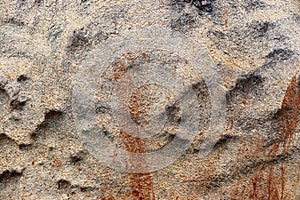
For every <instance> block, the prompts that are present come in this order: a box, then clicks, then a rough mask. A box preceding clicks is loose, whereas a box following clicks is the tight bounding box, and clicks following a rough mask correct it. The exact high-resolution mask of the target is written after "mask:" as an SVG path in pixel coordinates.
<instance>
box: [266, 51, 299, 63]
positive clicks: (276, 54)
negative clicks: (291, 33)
mask: <svg viewBox="0 0 300 200" xmlns="http://www.w3.org/2000/svg"><path fill="white" fill-rule="evenodd" d="M293 55H294V52H293V51H292V50H290V49H274V50H273V51H272V52H270V53H269V54H268V55H267V56H266V58H267V59H270V60H272V61H274V62H279V61H284V60H288V59H289V58H291V57H292V56H293Z"/></svg>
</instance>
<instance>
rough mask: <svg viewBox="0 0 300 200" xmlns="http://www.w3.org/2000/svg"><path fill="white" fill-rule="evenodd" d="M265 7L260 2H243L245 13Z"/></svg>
mask: <svg viewBox="0 0 300 200" xmlns="http://www.w3.org/2000/svg"><path fill="white" fill-rule="evenodd" d="M266 6H267V5H266V4H265V3H264V2H262V1H260V0H244V2H243V7H244V8H245V9H246V10H247V11H255V10H258V9H262V8H265V7H266Z"/></svg>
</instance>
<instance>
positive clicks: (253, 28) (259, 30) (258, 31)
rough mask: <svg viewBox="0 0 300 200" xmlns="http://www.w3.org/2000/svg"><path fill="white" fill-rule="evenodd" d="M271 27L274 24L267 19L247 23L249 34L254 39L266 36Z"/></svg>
mask: <svg viewBox="0 0 300 200" xmlns="http://www.w3.org/2000/svg"><path fill="white" fill-rule="evenodd" d="M272 27H274V25H273V24H271V23H270V22H267V21H253V22H252V23H251V24H250V25H249V29H250V34H251V35H252V37H253V38H254V39H257V38H260V37H264V36H266V34H267V32H268V31H269V30H270V29H271V28H272Z"/></svg>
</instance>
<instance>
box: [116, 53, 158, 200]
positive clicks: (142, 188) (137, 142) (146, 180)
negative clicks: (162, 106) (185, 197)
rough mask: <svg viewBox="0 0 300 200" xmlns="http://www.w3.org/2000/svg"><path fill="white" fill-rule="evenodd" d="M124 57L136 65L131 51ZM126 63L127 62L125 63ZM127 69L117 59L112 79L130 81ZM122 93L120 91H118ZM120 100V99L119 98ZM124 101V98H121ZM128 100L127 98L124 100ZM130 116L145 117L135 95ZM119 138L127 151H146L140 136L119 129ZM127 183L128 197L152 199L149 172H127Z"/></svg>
mask: <svg viewBox="0 0 300 200" xmlns="http://www.w3.org/2000/svg"><path fill="white" fill-rule="evenodd" d="M142 56H143V57H144V59H146V54H145V53H144V54H142ZM125 57H126V59H129V64H130V65H131V67H134V66H136V62H135V56H134V54H133V53H132V52H129V53H127V54H125ZM127 65H128V64H127ZM128 69H129V66H126V64H125V63H124V62H122V61H121V60H117V61H116V62H115V64H114V72H113V73H114V79H115V80H116V81H119V80H120V78H121V77H124V81H126V82H127V83H130V82H131V81H132V80H131V77H130V76H128V75H126V74H125V73H126V72H127V70H128ZM119 92H120V93H122V91H119ZM120 101H122V100H120ZM123 101H124V100H123ZM125 101H129V100H127V99H126V100H125ZM119 104H120V105H124V102H119ZM129 108H130V117H131V118H132V119H133V120H134V121H135V122H137V124H140V123H142V121H143V119H144V118H145V117H146V113H144V112H140V111H141V110H143V109H142V108H141V104H140V103H139V101H138V98H137V96H136V95H132V96H131V99H130V105H129ZM119 135H120V138H121V139H122V143H123V144H124V146H125V147H124V148H125V150H126V151H128V152H132V153H146V148H145V146H144V144H143V141H142V139H141V138H138V137H133V136H131V135H129V134H127V133H125V132H124V131H123V130H120V134H119ZM129 162H130V163H126V164H127V165H128V167H130V166H131V164H132V163H133V162H134V163H135V164H134V165H135V166H138V165H139V164H141V165H142V166H143V167H145V165H147V161H146V159H140V160H138V161H137V160H135V159H134V158H132V159H130V161H129ZM127 177H128V179H129V182H130V183H129V184H130V187H131V190H132V191H131V193H130V197H128V199H139V200H143V199H145V200H148V199H154V192H153V183H152V176H151V173H132V174H128V176H127Z"/></svg>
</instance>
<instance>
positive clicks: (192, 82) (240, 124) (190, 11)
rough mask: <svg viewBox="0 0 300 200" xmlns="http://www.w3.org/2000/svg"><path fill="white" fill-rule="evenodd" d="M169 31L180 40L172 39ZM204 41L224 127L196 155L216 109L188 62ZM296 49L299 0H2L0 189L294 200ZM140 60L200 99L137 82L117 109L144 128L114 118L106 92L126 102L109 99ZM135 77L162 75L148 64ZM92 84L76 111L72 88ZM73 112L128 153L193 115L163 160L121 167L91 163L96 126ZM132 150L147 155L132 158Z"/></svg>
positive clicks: (299, 109) (299, 47)
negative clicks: (135, 169) (85, 108)
mask: <svg viewBox="0 0 300 200" xmlns="http://www.w3.org/2000/svg"><path fill="white" fill-rule="evenodd" d="M151 31H152V32H151ZM152 33H153V34H152ZM156 33H157V34H156ZM147 34H148V35H149V34H150V35H149V37H148V38H146V39H145V38H143V36H145V35H147ZM151 34H152V35H151ZM160 34H162V35H167V36H163V37H161V36H160ZM174 38H175V39H174ZM116 39H117V40H116ZM122 40H124V41H122ZM179 40H180V41H181V42H182V44H186V46H188V45H189V44H192V45H191V46H190V47H189V48H187V47H183V46H182V47H181V46H175V47H176V48H173V46H172V45H175V44H176V42H178V44H181V43H179ZM140 41H146V42H144V43H143V42H140ZM191 41H192V42H191ZM147 42H148V43H147ZM168 43H169V44H170V47H169V48H168V47H167V46H166V45H167V44H168ZM112 44H114V45H115V46H113V45H112ZM124 44H125V45H124ZM118 45H119V46H118ZM126 45H127V46H129V47H132V48H128V49H126V47H127V46H126ZM198 45H199V46H198ZM134 46H136V48H133V47H134ZM105 47H107V51H106V49H105ZM110 47H116V49H110ZM171 47H172V48H171ZM203 48H205V49H206V51H207V52H206V54H203V55H202V56H204V57H205V56H209V57H210V58H211V59H212V61H213V64H214V72H215V73H217V74H218V78H220V80H218V84H219V85H218V87H219V88H221V89H222V91H224V94H225V97H226V98H225V100H224V101H222V102H223V105H222V106H223V107H222V109H223V110H224V112H221V114H224V120H225V123H224V125H223V124H222V133H221V134H220V135H218V137H216V138H214V143H213V144H214V145H213V146H212V147H211V149H210V151H209V152H208V154H205V156H202V157H201V156H199V155H200V153H201V152H202V146H203V145H202V144H203V143H205V140H206V139H207V138H208V136H209V135H211V134H212V133H211V128H210V126H211V124H210V123H211V121H212V120H213V118H214V115H213V111H212V107H213V103H214V99H212V97H214V94H212V93H211V92H210V90H209V88H211V87H214V86H210V84H209V83H208V82H207V81H205V80H206V79H205V78H203V77H206V74H205V72H203V71H201V67H200V68H193V66H195V63H201V65H200V64H199V65H200V66H202V67H203V66H204V65H205V66H210V64H211V63H210V64H209V63H205V59H204V57H203V59H202V57H201V56H200V58H199V57H198V51H200V50H201V49H203ZM103 51H105V53H106V52H109V53H107V54H105V55H106V57H100V56H98V55H99V54H101V52H103ZM185 53H186V54H187V56H186V57H185V56H184V55H185ZM299 53H300V1H299V0H269V1H266V0H227V1H221V0H205V1H204V0H153V1H148V0H136V1H118V0H105V1H104V0H101V1H99V0H63V1H62V0H2V1H1V2H0V111H1V112H0V199H3V200H6V199H7V200H8V199H13V200H15V199H25V200H27V199H45V200H46V199H47V200H49V199H74V200H75V199H76V200H77V199H107V200H108V199H220V200H225V199H275V200H276V199H278V200H279V199H288V200H290V199H291V200H294V199H295V200H298V199H300V173H299V171H300V137H299V136H300V132H299V130H300V123H299V121H300V72H299V70H300V60H299V59H300V56H299ZM101 55H102V54H101ZM103 55H104V54H103ZM193 55H195V56H194V57H195V58H193ZM197 59H198V60H197ZM103 63H105V65H106V64H107V65H106V66H103V67H102V68H101V70H103V69H105V70H104V73H102V74H99V72H98V71H97V70H98V68H97V66H98V67H99V66H102V64H103ZM90 66H96V67H94V68H89V67H90ZM147 66H153V67H156V66H164V67H166V68H168V69H169V71H168V72H170V74H172V73H174V74H176V75H174V74H173V75H172V76H173V77H175V76H176V77H177V76H178V77H180V80H183V86H182V87H183V88H185V87H187V88H191V90H190V91H192V93H193V94H195V95H196V101H197V105H198V106H199V109H200V110H196V109H195V110H192V109H191V110H192V111H189V113H185V112H184V108H185V107H184V106H186V107H187V109H188V108H189V106H187V105H194V104H193V103H194V102H191V104H187V105H184V102H189V101H188V100H186V99H184V98H183V99H182V102H183V103H182V102H179V103H178V104H176V103H177V102H176V101H171V100H170V99H172V92H176V90H177V89H178V88H180V87H181V86H180V87H179V86H178V88H177V87H176V88H175V89H174V91H173V90H171V89H170V88H171V86H172V84H170V88H168V87H169V86H168V84H165V87H162V86H161V85H159V84H158V85H155V84H148V85H147V84H145V85H143V86H142V87H139V88H138V89H136V90H134V91H133V93H132V95H131V96H130V100H129V101H128V102H129V103H128V110H129V112H130V117H131V119H132V121H133V122H134V123H135V124H137V125H140V126H143V127H145V129H146V130H149V131H150V132H151V130H154V129H155V134H153V135H151V137H148V138H143V139H139V138H136V137H133V136H129V135H128V133H126V131H122V128H121V129H120V128H119V129H118V126H115V124H114V123H113V120H112V117H115V116H116V113H115V112H114V107H112V106H111V105H109V104H110V103H111V102H113V101H112V100H113V99H112V98H113V95H111V92H112V91H113V92H116V95H117V96H118V97H120V99H121V100H119V103H120V105H122V106H123V107H124V109H125V107H126V106H127V104H126V102H125V103H123V102H120V101H122V100H123V99H122V98H125V97H126V92H127V90H126V88H127V87H125V86H127V85H126V84H127V83H131V82H130V81H131V80H129V79H130V78H128V79H127V76H126V74H127V72H128V73H131V72H135V71H134V70H137V72H136V73H138V72H139V73H141V74H142V72H140V71H138V70H139V69H143V67H144V68H146V67H147ZM85 70H86V71H85ZM93 70H94V71H93ZM83 72H85V73H83ZM90 74H91V75H90ZM143 76H145V77H152V80H156V77H158V78H162V79H163V78H164V74H163V73H162V74H160V75H159V74H158V73H157V72H156V74H155V73H154V75H153V74H152V75H151V73H150V72H148V73H147V74H146V75H145V74H143ZM124 77H125V78H124ZM163 80H164V79H163ZM174 80H176V79H175V78H174ZM174 80H173V79H172V80H171V79H170V83H173V82H174V83H176V81H174ZM122 81H124V82H123V85H122V84H121V86H116V85H118V84H119V85H120V83H122ZM126 81H128V82H126ZM141 81H142V80H141ZM172 81H173V82H172ZM213 81H214V80H213ZM213 81H212V82H213ZM175 85H176V84H175ZM128 86H130V84H128ZM87 87H88V90H83V89H81V90H80V88H84V89H85V88H87ZM90 87H95V89H97V90H98V91H97V92H96V93H95V94H94V93H90V94H88V95H90V96H91V97H94V98H95V99H97V100H98V101H97V102H96V103H95V105H89V106H90V107H89V108H92V109H93V113H94V115H93V116H90V115H87V114H86V113H85V112H83V113H80V112H78V107H80V106H81V104H76V103H78V102H77V99H76V98H78V97H80V96H76V94H77V93H76V92H78V90H80V91H82V92H86V93H88V92H90V90H89V89H90ZM113 87H116V88H117V89H116V90H113V89H112V88H113ZM118 87H119V88H118ZM178 90H179V89H178ZM91 91H92V90H91ZM74 94H75V95H74ZM123 94H124V96H122V95H123ZM216 96H217V97H218V95H216ZM82 97H83V100H84V101H86V104H88V103H89V100H88V99H84V97H86V96H82ZM121 97H122V98H121ZM79 103H82V102H81V101H79ZM180 103H181V104H180ZM123 104H124V105H125V106H124V105H123ZM122 106H120V108H121V110H122V108H123V107H122ZM126 109H127V108H126ZM164 109H165V110H164ZM79 110H80V109H79ZM160 111H164V113H165V117H166V121H167V122H168V124H167V126H165V127H164V129H161V130H160V131H157V130H156V128H157V127H156V125H157V124H156V123H155V122H156V121H155V122H153V121H151V120H152V119H153V116H154V114H153V113H156V112H157V113H159V112H160ZM112 113H113V114H112ZM114 114H115V115H114ZM152 114H153V115H152ZM111 116H112V117H111ZM189 116H198V117H199V119H198V118H194V117H193V118H192V117H190V118H189ZM80 117H81V118H84V119H86V121H87V123H89V124H88V125H87V126H88V127H89V128H90V127H91V126H92V127H94V126H95V127H96V126H97V127H99V126H100V127H101V131H102V132H101V134H102V136H101V137H107V138H109V139H110V141H112V142H113V144H115V145H116V146H118V147H120V148H122V149H124V150H126V151H128V152H132V153H146V152H155V151H157V150H158V149H160V148H162V147H164V146H165V145H166V144H168V143H170V142H171V141H173V140H175V139H176V138H178V140H180V141H181V140H185V139H186V137H188V136H186V135H184V134H182V135H180V133H178V131H177V132H176V130H178V127H179V129H180V124H181V123H184V122H187V121H193V120H195V119H197V120H199V125H198V127H197V128H192V129H193V130H191V131H195V132H196V134H195V136H194V137H193V138H188V139H189V145H188V147H187V149H186V150H185V151H184V152H183V153H182V154H181V155H180V157H179V158H178V159H176V160H174V162H173V163H171V164H170V165H168V166H166V167H165V168H162V169H159V170H157V171H152V172H144V173H126V172H120V171H118V170H116V169H112V168H110V167H109V166H107V165H105V164H104V162H101V161H102V160H101V159H99V157H97V155H95V152H100V153H103V152H101V151H102V149H99V148H97V146H93V148H94V149H92V150H91V148H89V146H88V145H86V144H85V143H87V142H86V140H85V138H84V137H82V134H83V132H84V131H87V133H88V134H90V133H89V130H97V129H86V126H85V125H86V124H84V123H83V122H82V120H78V118H80ZM119 117H122V113H121V114H120V116H119ZM81 118H80V119H81ZM124 119H125V118H124ZM158 119H160V118H157V119H156V120H158ZM158 121H159V120H158ZM91 123H92V125H91ZM127 125H128V124H127ZM158 125H160V124H158ZM182 127H184V128H186V130H185V132H191V131H190V130H189V128H190V127H188V126H182ZM130 128H131V126H128V127H127V129H128V130H129V129H130ZM213 128H214V127H213ZM82 129H83V130H82ZM127 129H126V130H127ZM124 130H125V128H124ZM97 133H98V132H97ZM147 133H148V132H147ZM88 136H89V135H88ZM174 138H175V139H174ZM89 142H91V141H89ZM97 142H98V141H97V140H95V145H97V144H98V143H97ZM178 144H179V143H178ZM104 153H105V152H104ZM132 162H136V161H135V160H133V161H132ZM139 162H141V163H142V164H145V163H146V164H147V162H146V161H145V160H143V158H141V160H139ZM143 162H145V163H143ZM162 162H164V161H163V160H162ZM129 164H130V163H129Z"/></svg>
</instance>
